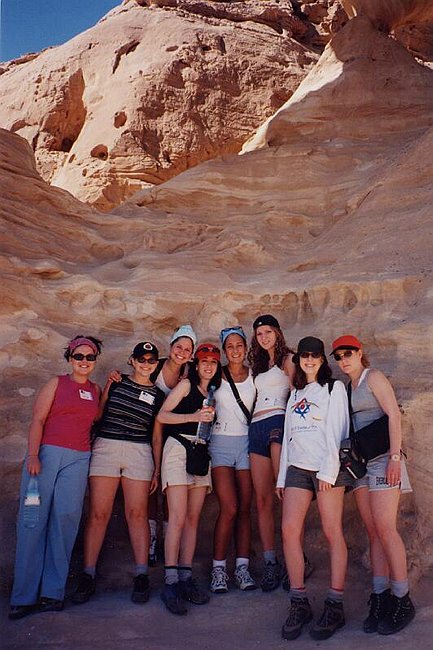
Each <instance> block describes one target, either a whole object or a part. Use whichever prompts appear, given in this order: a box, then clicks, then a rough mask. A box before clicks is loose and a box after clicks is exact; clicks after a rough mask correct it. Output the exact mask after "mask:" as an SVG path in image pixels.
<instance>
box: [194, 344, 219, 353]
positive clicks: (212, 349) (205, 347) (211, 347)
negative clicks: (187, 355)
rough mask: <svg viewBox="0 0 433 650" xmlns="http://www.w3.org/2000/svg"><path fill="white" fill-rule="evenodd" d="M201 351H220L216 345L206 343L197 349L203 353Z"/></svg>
mask: <svg viewBox="0 0 433 650" xmlns="http://www.w3.org/2000/svg"><path fill="white" fill-rule="evenodd" d="M201 352H212V353H213V354H219V352H220V351H219V350H218V348H216V347H214V346H208V345H205V346H204V347H202V348H200V349H199V350H197V353H198V354H201Z"/></svg>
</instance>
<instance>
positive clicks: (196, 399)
mask: <svg viewBox="0 0 433 650" xmlns="http://www.w3.org/2000/svg"><path fill="white" fill-rule="evenodd" d="M204 399H205V397H204V395H203V394H202V393H201V392H200V391H199V389H198V387H197V386H194V384H191V390H190V391H189V393H188V395H186V397H184V398H183V399H181V400H180V402H179V404H178V405H177V406H176V407H175V408H174V409H173V411H172V412H173V413H195V412H196V411H197V410H198V409H201V408H202V406H203V400H204ZM166 426H167V425H166ZM197 426H198V422H182V424H170V425H168V426H167V434H168V435H170V433H177V434H180V435H183V436H195V434H196V433H197Z"/></svg>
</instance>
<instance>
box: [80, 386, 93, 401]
mask: <svg viewBox="0 0 433 650" xmlns="http://www.w3.org/2000/svg"><path fill="white" fill-rule="evenodd" d="M79 392H80V397H81V399H87V400H89V401H90V402H93V395H92V393H91V392H90V391H88V390H81V388H80V391H79Z"/></svg>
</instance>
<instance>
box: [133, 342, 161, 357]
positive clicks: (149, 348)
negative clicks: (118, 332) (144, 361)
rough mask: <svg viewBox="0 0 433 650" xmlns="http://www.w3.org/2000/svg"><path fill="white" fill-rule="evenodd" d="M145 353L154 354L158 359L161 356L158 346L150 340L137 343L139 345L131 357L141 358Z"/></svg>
mask: <svg viewBox="0 0 433 650" xmlns="http://www.w3.org/2000/svg"><path fill="white" fill-rule="evenodd" d="M145 354H152V355H153V356H154V357H155V358H156V359H158V357H159V352H158V348H157V347H156V345H154V344H153V343H151V342H150V341H142V342H141V343H137V345H136V346H135V348H134V349H133V351H132V352H131V357H132V358H133V359H139V358H140V357H143V356H144V355H145Z"/></svg>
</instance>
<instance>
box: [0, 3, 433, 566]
mask: <svg viewBox="0 0 433 650" xmlns="http://www.w3.org/2000/svg"><path fill="white" fill-rule="evenodd" d="M0 79H1V77H0ZM432 90H433V72H432V71H431V70H430V69H429V67H428V66H425V65H422V64H421V63H419V62H417V61H416V60H415V59H414V58H413V56H412V55H411V54H409V53H408V52H407V50H406V49H405V48H403V47H402V45H401V44H399V43H398V42H396V41H395V40H394V39H393V38H391V37H389V36H388V35H387V34H385V33H383V32H380V31H378V30H377V29H375V27H374V26H373V23H372V22H371V20H370V19H369V17H368V16H361V15H359V16H356V17H355V18H353V19H352V20H350V21H349V23H348V24H347V25H346V26H344V27H343V28H342V29H341V30H340V31H339V32H338V33H337V34H336V36H335V37H334V38H333V39H332V41H331V42H330V43H329V44H328V45H327V47H326V49H325V51H324V52H323V54H322V56H321V58H320V60H319V62H318V63H317V66H316V67H315V68H314V69H313V70H312V71H311V72H310V74H309V75H308V76H307V77H306V78H305V80H304V81H303V82H302V84H301V85H300V86H299V88H298V89H297V90H296V92H295V93H294V94H293V95H292V96H291V97H290V99H289V100H288V101H287V102H286V103H285V104H284V105H282V107H281V108H280V109H279V110H278V111H277V112H275V113H274V114H273V115H272V117H271V118H270V119H269V120H266V121H265V123H264V124H263V125H262V127H260V128H259V129H258V130H257V132H256V133H255V135H253V136H252V137H251V138H250V139H249V140H248V142H247V143H246V144H245V146H244V148H243V152H242V155H236V154H227V155H223V156H221V157H219V158H216V159H215V160H210V161H207V162H205V163H203V164H201V165H197V166H195V167H194V168H191V169H189V170H187V171H185V172H184V173H182V174H179V175H178V176H176V178H173V179H171V180H169V181H168V182H165V183H163V184H162V185H159V186H158V187H152V188H151V189H149V190H143V191H141V192H139V193H137V194H135V195H134V196H132V197H130V199H129V200H128V201H127V202H126V203H124V204H123V205H122V206H120V207H118V208H117V209H116V210H114V211H112V212H110V213H107V214H104V215H102V214H100V213H99V212H97V211H96V210H93V209H92V208H89V207H88V206H86V205H84V204H83V203H81V202H80V201H78V200H77V199H75V198H74V197H72V196H71V195H70V194H69V193H67V192H65V191H64V190H61V189H58V188H54V187H50V186H49V185H48V184H47V183H46V182H45V181H43V180H42V179H41V177H40V176H39V174H38V173H37V171H36V167H35V162H34V158H33V154H32V151H31V148H30V146H29V145H28V144H27V143H26V142H25V140H23V139H22V138H20V137H19V136H18V135H13V134H11V133H9V132H7V131H4V130H1V131H0V219H1V228H2V233H3V242H4V243H3V246H2V254H1V257H0V264H1V269H2V286H1V294H2V300H1V305H2V307H1V309H2V311H1V313H0V366H1V369H2V374H1V380H0V381H1V397H0V408H1V413H2V420H3V422H4V423H5V426H4V427H3V428H2V431H1V433H0V436H1V445H2V454H1V461H0V462H1V468H2V470H1V471H2V474H3V475H6V476H7V477H8V481H7V482H5V484H4V490H3V491H2V495H1V496H0V509H1V510H2V514H4V516H2V517H1V519H2V521H3V522H4V526H5V530H4V533H5V534H4V535H3V539H6V540H9V541H10V543H7V544H6V551H5V552H4V553H3V554H2V558H1V562H2V567H4V571H5V575H8V576H10V572H11V566H12V555H13V535H14V532H13V519H14V516H15V511H16V489H17V479H18V473H19V462H20V460H21V458H22V455H23V453H24V449H25V438H26V432H27V427H28V423H29V419H30V414H31V405H32V402H33V400H34V396H35V392H36V391H37V389H38V387H39V386H40V385H41V384H42V383H43V382H44V381H46V380H47V379H48V378H49V377H51V376H52V375H53V374H56V373H61V372H65V371H66V368H65V363H64V361H62V348H63V346H64V345H65V343H66V341H67V339H68V338H69V337H71V336H73V335H74V334H77V333H85V334H94V335H97V336H100V337H101V338H103V339H104V342H105V348H104V354H103V356H102V357H101V360H100V362H99V366H98V370H97V372H96V375H95V378H96V379H98V380H99V381H100V382H101V383H102V382H103V380H104V377H105V375H106V372H107V371H108V370H109V369H111V368H113V367H120V368H121V369H123V370H127V366H126V358H127V356H128V354H129V352H130V350H131V348H132V346H133V344H134V343H136V342H137V341H138V340H143V339H144V338H151V339H153V340H154V341H155V342H156V343H157V344H158V346H159V347H160V348H161V350H164V351H165V350H167V341H168V339H169V336H170V333H171V331H172V329H173V328H174V327H175V326H176V325H179V324H180V323H182V322H191V323H192V324H193V325H194V327H195V328H196V330H197V331H198V332H199V335H200V338H204V337H206V338H209V337H210V338H214V337H215V338H216V336H217V334H218V331H219V329H220V328H221V327H224V326H227V325H230V324H232V323H235V322H236V323H237V322H240V323H241V324H242V325H244V326H245V327H246V329H247V331H248V332H251V322H252V320H253V319H254V318H255V316H257V315H258V314H259V313H260V312H271V313H274V314H275V315H276V316H277V317H278V318H279V320H280V322H281V324H282V327H283V329H284V331H285V333H286V337H287V340H288V342H289V344H290V345H291V346H295V345H296V342H297V340H298V339H299V338H300V337H301V336H304V335H308V334H314V335H318V336H320V337H321V338H323V339H324V341H325V343H326V346H327V348H329V345H330V343H331V341H332V340H333V338H334V337H335V336H337V335H339V334H342V333H348V332H353V333H356V334H357V335H358V336H359V337H360V339H361V340H362V341H363V342H364V344H365V346H366V350H367V352H368V353H369V356H370V359H371V362H372V365H373V366H377V367H379V368H381V369H383V370H384V371H385V372H386V374H387V375H388V376H389V377H390V378H391V379H392V382H393V384H394V386H395V388H396V392H397V396H398V400H399V403H400V404H401V408H402V411H403V423H404V425H403V426H404V446H405V448H406V449H407V451H408V454H409V461H408V462H409V471H410V474H411V478H412V483H413V487H414V488H415V492H414V495H413V496H412V497H405V502H406V508H407V515H406V517H405V519H404V521H403V531H404V533H405V535H406V539H407V541H408V543H409V548H410V561H411V563H412V565H413V566H418V567H419V566H421V567H422V566H425V565H426V564H427V563H428V562H429V561H431V556H432V539H431V537H430V535H431V530H432V527H433V526H432V524H433V507H432V503H433V487H432V485H430V484H429V483H428V482H426V479H425V477H426V476H429V467H430V464H431V457H432V454H431V451H430V443H429V437H430V426H431V425H430V423H431V419H432V416H433V400H432V390H433V380H432V373H431V362H432V360H433V359H432V356H433V355H432V352H431V346H429V343H428V342H429V341H430V340H431V338H432V334H433V331H432V330H433V327H432V314H433V306H432V291H431V286H432V284H431V279H432V255H431V250H432V228H431V204H432V200H433V196H432V195H433V188H432V183H431V177H432V167H433V160H432V151H433V128H432V127H433V92H432ZM212 521H213V520H212ZM212 521H211V520H206V522H207V523H206V522H205V523H206V525H207V526H208V527H210V526H211V525H212ZM208 532H209V531H208ZM358 532H359V531H358V529H357V528H354V529H353V528H352V529H351V530H350V531H349V536H350V537H351V540H352V541H353V544H354V545H355V546H356V545H357V544H358V546H359V544H360V540H361V538H362V536H360V535H359V534H357V533H358ZM429 558H430V559H429Z"/></svg>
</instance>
